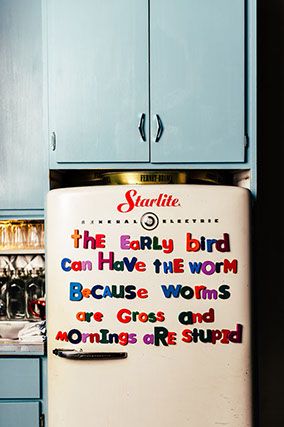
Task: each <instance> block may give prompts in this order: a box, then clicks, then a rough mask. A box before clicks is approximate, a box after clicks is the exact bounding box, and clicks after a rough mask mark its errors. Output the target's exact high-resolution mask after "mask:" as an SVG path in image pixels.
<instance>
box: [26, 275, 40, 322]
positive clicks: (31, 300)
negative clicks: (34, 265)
mask: <svg viewBox="0 0 284 427" xmlns="http://www.w3.org/2000/svg"><path fill="white" fill-rule="evenodd" d="M43 297H44V280H43V277H42V274H41V271H40V269H37V270H35V269H33V270H32V272H30V276H29V278H28V279H27V280H26V316H27V318H29V319H39V318H41V317H42V314H41V311H40V302H39V301H41V299H42V298H43Z"/></svg>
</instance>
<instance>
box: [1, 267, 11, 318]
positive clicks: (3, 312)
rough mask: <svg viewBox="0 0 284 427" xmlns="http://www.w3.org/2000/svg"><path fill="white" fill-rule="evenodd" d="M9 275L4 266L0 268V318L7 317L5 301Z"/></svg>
mask: <svg viewBox="0 0 284 427" xmlns="http://www.w3.org/2000/svg"><path fill="white" fill-rule="evenodd" d="M8 281H9V275H8V272H7V269H6V268H3V269H1V270H0V319H1V320H5V319H6V318H7V311H6V301H7V296H6V295H7V283H8Z"/></svg>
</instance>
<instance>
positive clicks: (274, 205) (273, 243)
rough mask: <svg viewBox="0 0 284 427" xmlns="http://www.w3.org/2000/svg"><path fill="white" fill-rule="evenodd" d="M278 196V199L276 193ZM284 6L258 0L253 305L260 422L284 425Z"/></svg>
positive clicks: (265, 425)
mask: <svg viewBox="0 0 284 427" xmlns="http://www.w3.org/2000/svg"><path fill="white" fill-rule="evenodd" d="M273 190H274V191H275V193H276V197H275V196H274V194H273V192H272V191H273ZM283 196H284V1H283V0H259V1H258V197H257V204H256V224H255V226H256V241H255V246H254V252H255V253H254V255H255V262H256V272H255V275H256V277H255V279H256V280H255V287H254V292H253V295H252V297H253V304H254V307H255V315H256V321H257V325H255V326H254V328H253V331H254V332H255V333H256V328H257V346H256V351H257V363H258V395H259V408H258V412H259V420H258V424H257V427H258V426H259V427H283V426H284V393H283V383H284V375H283V373H284V274H282V272H281V270H282V267H283V266H284V245H283V243H282V240H283V237H284V207H283V203H282V198H283Z"/></svg>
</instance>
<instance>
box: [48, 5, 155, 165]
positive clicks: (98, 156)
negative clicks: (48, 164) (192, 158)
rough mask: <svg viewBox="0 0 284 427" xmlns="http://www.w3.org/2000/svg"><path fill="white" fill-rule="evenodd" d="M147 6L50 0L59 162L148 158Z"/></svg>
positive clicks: (52, 106) (52, 111) (53, 130)
mask: <svg viewBox="0 0 284 427" xmlns="http://www.w3.org/2000/svg"><path fill="white" fill-rule="evenodd" d="M147 6H148V2H147V1H145V0H135V1H133V0H119V1H118V0H107V1H101V0H81V1H78V0H60V1H58V0H50V1H49V2H48V9H47V20H48V64H49V73H48V74H49V129H50V136H51V137H52V136H53V138H56V144H54V145H53V147H54V148H55V150H56V161H57V163H73V162H74V163H84V162H100V163H101V162H136V161H149V134H148V132H147V129H146V127H147V126H149V117H148V9H147ZM143 114H145V116H144V115H143ZM144 117H145V120H144ZM139 127H140V131H139ZM144 131H145V137H144V135H143V132H144ZM141 134H142V136H141ZM144 139H145V140H144ZM54 142H55V141H54Z"/></svg>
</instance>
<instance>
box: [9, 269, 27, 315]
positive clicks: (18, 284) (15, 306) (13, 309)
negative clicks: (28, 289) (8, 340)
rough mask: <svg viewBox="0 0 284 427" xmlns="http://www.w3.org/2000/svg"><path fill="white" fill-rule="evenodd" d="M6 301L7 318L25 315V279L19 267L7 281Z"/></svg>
mask: <svg viewBox="0 0 284 427" xmlns="http://www.w3.org/2000/svg"><path fill="white" fill-rule="evenodd" d="M6 301H7V317H8V319H11V320H18V319H24V318H25V317H26V302H25V280H24V279H23V277H22V272H21V270H19V269H17V270H15V271H14V272H13V273H12V276H11V278H10V280H9V281H8V283H7V294H6Z"/></svg>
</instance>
